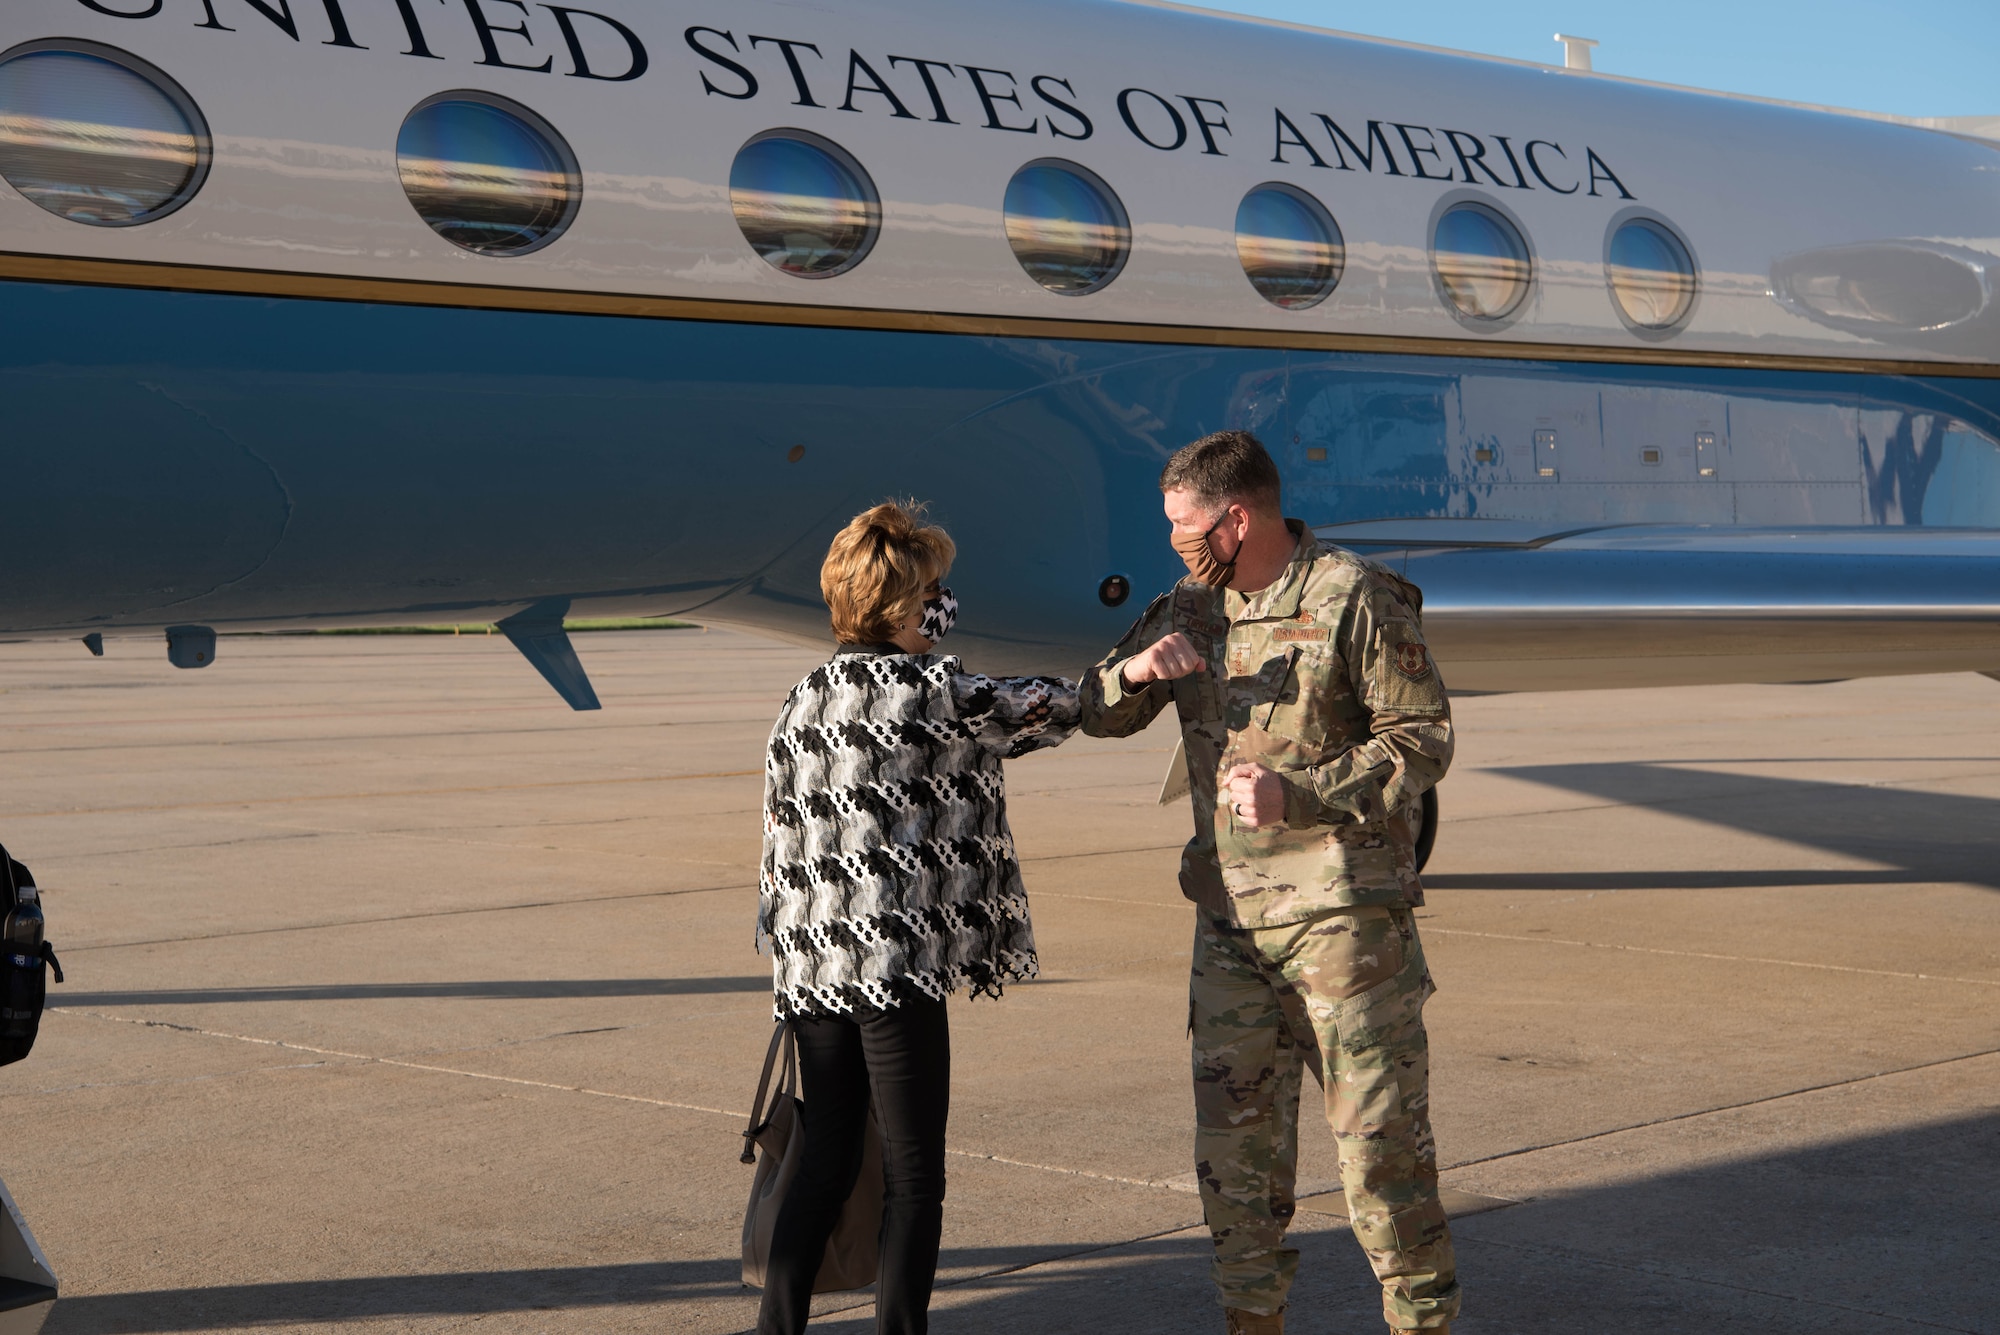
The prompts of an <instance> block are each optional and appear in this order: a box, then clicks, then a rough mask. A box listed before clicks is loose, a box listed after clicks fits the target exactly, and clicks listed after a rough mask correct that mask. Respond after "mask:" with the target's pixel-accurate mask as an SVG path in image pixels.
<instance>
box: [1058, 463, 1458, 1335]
mask: <svg viewBox="0 0 2000 1335" xmlns="http://www.w3.org/2000/svg"><path fill="white" fill-rule="evenodd" d="M1160 490H1161V492H1162V493H1163V494H1164V496H1165V509H1166V514H1167V519H1168V521H1169V522H1170V523H1171V524H1172V525H1173V535H1172V542H1173V546H1174V549H1175V550H1176V551H1178V552H1179V553H1180V554H1181V556H1182V558H1183V559H1184V560H1185V561H1186V562H1187V566H1188V571H1189V575H1188V578H1186V579H1184V580H1182V581H1181V582H1180V583H1179V584H1178V585H1176V586H1175V588H1174V589H1173V590H1172V592H1170V593H1167V594H1164V595H1162V596H1161V597H1160V598H1159V599H1157V600H1156V601H1155V602H1154V603H1153V605H1152V606H1151V607H1149V608H1147V609H1146V613H1145V615H1144V616H1142V617H1141V618H1140V619H1139V622H1138V624H1137V625H1135V626H1134V627H1133V628H1132V630H1131V631H1130V632H1129V633H1128V634H1127V635H1126V636H1125V638H1124V639H1123V640H1121V641H1120V642H1119V643H1118V646H1117V647H1116V648H1114V649H1113V650H1112V651H1111V652H1110V654H1109V655H1107V656H1106V657H1105V659H1104V661H1103V662H1102V663H1100V664H1099V665H1098V666H1097V668H1096V669H1095V670H1094V671H1093V672H1091V673H1089V674H1088V675H1087V676H1086V678H1085V680H1084V682H1083V684H1082V695H1083V729H1084V731H1085V732H1088V733H1091V734H1093V735H1095V736H1100V737H1124V736H1129V735H1131V734H1132V733H1135V732H1138V731H1140V730H1141V729H1143V728H1144V727H1145V726H1146V725H1147V724H1148V723H1150V722H1151V721H1152V720H1153V718H1154V717H1155V716H1156V715H1157V714H1158V713H1159V712H1160V711H1161V710H1162V709H1164V708H1166V707H1167V705H1168V704H1169V703H1171V704H1172V705H1173V706H1174V708H1175V709H1176V711H1177V712H1178V713H1179V716H1180V723H1181V736H1182V740H1183V743H1184V745H1185V747H1186V756H1187V767H1188V778H1189V781H1190V787H1191V789H1192V793H1193V804H1194V838H1192V839H1191V840H1189V841H1188V845H1187V849H1186V851H1185V852H1184V853H1183V855H1182V857H1181V874H1180V879H1181V889H1182V891H1183V892H1184V893H1185V894H1186V895H1187V897H1188V898H1189V899H1191V900H1193V901H1194V903H1195V908H1196V913H1195V933H1194V959H1193V970H1192V977H1191V982H1190V986H1189V994H1190V1002H1189V1004H1190V1020H1191V1026H1192V1032H1193V1066H1194V1095H1195V1169H1196V1175H1197V1177H1198V1178H1199V1180H1200V1186H1201V1197H1202V1211H1203V1214H1204V1215H1205V1216H1206V1218H1207V1221H1208V1226H1209V1230H1210V1233H1211V1234H1212V1235H1213V1239H1214V1243H1215V1259H1214V1265H1213V1274H1214V1278H1215V1284H1216V1288H1217V1289H1218V1290H1219V1296H1220V1298H1221V1301H1222V1305H1223V1307H1224V1309H1225V1322H1226V1328H1227V1330H1228V1332H1229V1335H1278V1333H1279V1332H1282V1331H1283V1329H1284V1311H1285V1298H1286V1294H1287V1292H1288V1290H1289V1289H1290V1287H1291V1283H1292V1278H1293V1276H1294V1274H1295V1273H1296V1271H1297V1269H1298V1251H1297V1249H1295V1248H1291V1247H1287V1246H1286V1245H1285V1228H1286V1225H1288V1224H1289V1223H1290V1222H1291V1218H1292V1213H1293V1209H1294V1197H1293V1189H1294V1181H1295V1177H1296V1169H1297V1160H1298V1102H1299V1091H1300V1084H1301V1081H1300V1071H1301V1069H1311V1070H1312V1071H1313V1073H1314V1074H1315V1075H1316V1076H1317V1077H1318V1078H1319V1081H1320V1084H1321V1086H1322V1088H1323V1089H1324V1092H1325V1096H1326V1116H1327V1120H1328V1121H1329V1122H1330V1123H1331V1124H1332V1126H1333V1132H1334V1135H1335V1137H1336V1138H1337V1140H1338V1142H1339V1145H1340V1180H1341V1185H1342V1187H1343V1188H1344V1189H1345V1192H1346V1197H1347V1209H1348V1217H1349V1218H1350V1219H1351V1220H1352V1222H1353V1226H1354V1234H1355V1236H1356V1237H1357V1238H1358V1239H1360V1242H1361V1246H1362V1248H1363V1249H1364V1250H1365V1251H1366V1253H1367V1256H1368V1261H1369V1264H1370V1265H1371V1266H1372V1267H1373V1268H1374V1271H1375V1275H1376V1278H1377V1279H1378V1280H1379V1281H1380V1282H1381V1285H1382V1308H1383V1314H1384V1316H1385V1318H1386V1319H1387V1321H1388V1324H1389V1326H1390V1328H1391V1329H1392V1330H1430V1331H1446V1330H1449V1329H1450V1323H1451V1321H1452V1319H1453V1318H1454V1317H1455V1316H1456V1315H1457V1313H1458V1305H1459V1290H1458V1281H1457V1277H1456V1272H1455V1269H1454V1266H1453V1261H1452V1247H1451V1234H1450V1230H1449V1228H1448V1226H1447V1225H1446V1222H1445V1216H1444V1211H1443V1210H1442V1208H1441V1207H1440V1206H1439V1203H1438V1189H1437V1156H1436V1150H1435V1148H1434V1146H1433V1143H1432V1139H1431V1126H1430V1111H1429V1082H1428V1078H1427V1046H1426V1040H1425V1034H1424V1023H1423V1004H1424V999H1425V998H1426V997H1427V996H1429V995H1430V993H1431V991H1432V990H1433V989H1432V984H1431V978H1430V973H1429V971H1428V969H1427V968H1426V967H1425V964H1424V954H1423V947H1422V945H1421V944H1420V943H1419V941H1418V939H1417V929H1416V924H1415V922H1414V921H1413V920H1412V915H1411V910H1412V909H1414V908H1415V907H1416V906H1418V905H1420V904H1422V903H1423V886H1422V883H1421V882H1420V881H1419V880H1418V878H1417V869H1416V853H1415V849H1414V846H1413V838H1412V835H1413V830H1412V823H1413V822H1412V816H1413V814H1414V810H1415V807H1416V805H1417V799H1418V798H1419V796H1420V795H1421V794H1422V793H1423V791H1424V790H1425V789H1426V788H1429V787H1430V786H1431V785H1432V784H1434V783H1436V782H1437V781H1438V779H1439V778H1440V777H1441V776H1442V775H1443V774H1444V771H1445V767H1446V766H1447V765H1448V764H1449V763H1450V761H1451V751H1452V735H1451V712H1450V707H1449V705H1448V704H1447V703H1446V699H1445V690H1444V685H1443V683H1442V682H1441V681H1440V680H1439V679H1438V671H1437V667H1436V665H1435V664H1433V663H1432V662H1431V658H1430V653H1429V650H1428V649H1427V648H1426V646H1425V644H1424V638H1423V634H1422V631H1421V629H1420V628H1419V625H1418V611H1419V609H1420V605H1421V595H1420V594H1419V593H1418V591H1417V589H1416V588H1415V587H1414V586H1413V585H1410V584H1408V583H1407V582H1405V581H1404V580H1402V579H1401V578H1400V577H1398V576H1397V575H1396V574H1394V573H1393V572H1392V571H1390V570H1388V569H1386V568H1385V567H1383V566H1380V565H1377V564H1375V563H1374V562H1371V561H1367V560H1364V559H1363V558H1361V557H1359V556H1356V555H1354V554H1353V553H1351V552H1347V551H1343V550H1341V549H1339V548H1334V547H1328V546H1324V545H1322V544H1321V543H1320V541H1319V540H1318V539H1317V538H1316V537H1314V536H1313V534H1312V532H1311V531H1310V530H1308V529H1307V528H1306V527H1305V526H1304V525H1303V524H1301V523H1300V522H1298V521H1297V520H1292V519H1286V518H1285V517H1284V515H1283V512H1282V511H1281V510H1280V509H1279V479H1278V470H1277V467H1276V465H1274V464H1273V463H1272V462H1271V457H1270V455H1268V454H1267V453H1265V451H1264V447H1263V446H1262V445H1261V444H1259V443H1258V441H1257V439H1256V437H1254V436H1252V435H1250V434H1249V433H1248V432H1244V431H1223V432H1218V433H1217V434H1215V435H1211V436H1206V437H1203V438H1202V439H1200V440H1197V441H1195V442H1194V443H1193V444H1191V445H1189V446H1187V447H1186V448H1184V449H1182V450H1180V451H1179V452H1178V453H1176V454H1175V455H1174V456H1173V457H1172V458H1171V459H1170V460H1168V462H1167V466H1166V469H1165V471H1164V472H1162V473H1161V475H1160Z"/></svg>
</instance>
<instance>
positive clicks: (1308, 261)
mask: <svg viewBox="0 0 2000 1335" xmlns="http://www.w3.org/2000/svg"><path fill="white" fill-rule="evenodd" d="M1236 258H1237V259H1238V260H1240V261H1242V264H1243V272H1244V273H1245V274H1246V275H1247V276H1248V277H1249V279H1250V286H1252V287H1254V288H1256V289H1257V295H1258V296H1260V297H1262V298H1264V300H1266V301H1268V302H1270V303H1271V304H1272V305H1273V306H1282V307H1284V308H1285V309H1286V310H1288V311H1302V310H1304V309H1306V308H1307V307H1308V306H1317V305H1318V304H1319V303H1320V302H1322V301H1324V300H1326V297H1327V294H1328V293H1330V292H1332V291H1333V289H1334V285H1335V284H1337V283H1339V282H1340V271H1341V269H1342V268H1343V267H1344V266H1345V264H1346V262H1347V247H1346V245H1345V244H1344V243H1343V240H1342V238H1341V235H1340V225H1339V224H1338V223H1336V222H1334V220H1333V215H1332V214H1330V213H1328V212H1327V211H1326V208H1325V206H1324V205H1322V204H1321V203H1320V202H1319V201H1318V200H1317V199H1314V198H1313V197H1312V196H1311V195H1309V194H1307V193H1306V192H1305V191H1303V190H1301V189H1299V188H1298V187H1297V186H1291V185H1286V184H1284V183H1283V182H1282V181H1269V182H1266V183H1265V184H1263V185H1260V186H1258V187H1257V188H1256V189H1254V190H1252V191H1251V192H1250V193H1249V194H1247V195H1245V196H1243V202H1242V203H1241V204H1239V205H1237V206H1236Z"/></svg>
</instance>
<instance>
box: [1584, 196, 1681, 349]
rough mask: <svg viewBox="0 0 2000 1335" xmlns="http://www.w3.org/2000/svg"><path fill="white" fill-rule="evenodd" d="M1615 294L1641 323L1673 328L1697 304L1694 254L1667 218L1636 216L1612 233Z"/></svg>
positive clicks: (1610, 268) (1609, 260)
mask: <svg viewBox="0 0 2000 1335" xmlns="http://www.w3.org/2000/svg"><path fill="white" fill-rule="evenodd" d="M1604 274H1605V279H1606V281H1607V282H1609V283H1610V285H1611V299H1612V300H1613V301H1614V302H1616V303H1617V304H1618V309H1619V311H1620V312H1621V313H1622V314H1623V315H1624V316H1625V318H1626V319H1627V320H1629V321H1631V322H1632V323H1633V324H1635V325H1637V326H1639V328H1641V329H1671V328H1673V327H1674V326H1675V325H1677V324H1679V323H1680V322H1681V321H1682V320H1683V319H1685V318H1686V317H1687V313H1688V312H1689V311H1690V310H1691V309H1693V307H1694V284H1695V274H1694V259H1693V258H1692V257H1691V256H1690V255H1689V254H1688V248H1687V246H1686V244H1685V243H1684V242H1682V240H1681V239H1680V238H1679V237H1678V236H1676V235H1674V233H1673V232H1672V230H1670V229H1669V228H1668V227H1667V226H1666V225H1665V224H1663V223H1659V222H1655V221H1654V220H1653V219H1651V218H1634V219H1632V220H1631V221H1629V222H1627V223H1624V224H1623V225H1621V226H1620V227H1619V228H1618V230H1617V231H1615V232H1613V233H1612V234H1611V248H1610V250H1609V252H1608V253H1607V255H1606V258H1605V265H1604Z"/></svg>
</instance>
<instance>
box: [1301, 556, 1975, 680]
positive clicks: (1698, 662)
mask: <svg viewBox="0 0 2000 1335" xmlns="http://www.w3.org/2000/svg"><path fill="white" fill-rule="evenodd" d="M1316 531H1317V532H1318V534H1319V536H1320V537H1321V538H1323V539H1325V540H1327V541H1329V542H1333V543H1336V544H1338V545H1340V546H1343V547H1348V548H1351V549H1353V550H1355V551H1357V552H1361V553H1363V554H1365V555H1368V556H1372V557H1374V558H1375V559H1377V560H1380V561H1383V562H1385V563H1387V564H1389V565H1390V566H1392V567H1394V568H1395V569H1397V570H1399V571H1401V572H1402V573H1403V574H1404V575H1405V576H1407V577H1408V578H1409V579H1410V580H1412V581H1413V582H1414V583H1416V584H1417V585H1418V586H1419V587H1421V588H1422V589H1423V593H1424V628H1425V634H1426V636H1427V637H1428V639H1429V640H1430V643H1431V646H1432V651H1433V653H1434V654H1435V655H1436V657H1437V660H1438V662H1439V664H1440V665H1441V666H1442V668H1443V670H1444V674H1445V678H1446V680H1447V681H1448V682H1449V683H1450V685H1451V687H1452V689H1453V690H1454V691H1455V692H1457V693H1460V694H1472V693H1480V692H1493V691H1551V690H1587V689H1592V688H1597V687H1626V686H1672V685H1701V684H1715V683H1722V682H1819V681H1833V680H1839V679H1843V678H1847V677H1862V676H1893V675H1897V674H1905V673H1921V672H1963V671H1973V672H1989V673H1991V672H1996V671H2000V530H1993V529H1947V528H1921V527H1899V528H1884V527H1875V528H1858V527H1857V528H1818V527H1815V528H1785V529H1779V528H1735V527H1708V526H1695V525H1665V524H1607V525H1600V526H1594V527H1578V526H1576V525H1574V524H1571V525H1566V526H1560V527H1558V526H1555V525H1551V524H1540V523H1535V522H1532V521H1519V520H1505V519H1407V520H1395V519H1390V520H1370V521H1366V522H1362V523H1352V524H1335V525H1329V526H1326V527H1322V528H1319V529H1317V530H1316Z"/></svg>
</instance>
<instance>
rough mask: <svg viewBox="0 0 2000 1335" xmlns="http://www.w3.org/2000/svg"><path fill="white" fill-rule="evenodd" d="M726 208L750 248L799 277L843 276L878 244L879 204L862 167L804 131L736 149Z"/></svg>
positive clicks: (770, 134)
mask: <svg viewBox="0 0 2000 1335" xmlns="http://www.w3.org/2000/svg"><path fill="white" fill-rule="evenodd" d="M729 207H730V208H731V209H733V210H735V213H736V225H737V226H738V227H740V228H742V229H743V237H744V239H745V240H747V241H748V242H749V243H750V245H751V248H752V249H754V250H755V251H756V252H757V253H758V254H759V255H762V256H763V257H764V258H765V259H767V260H769V261H770V262H771V263H772V264H773V265H775V266H776V267H778V268H780V269H782V270H784V271H785V272H786V273H788V274H791V275H793V276H794V277H797V278H831V277H833V276H834V275H835V274H841V273H846V272H847V271H848V270H849V269H852V268H853V267H854V266H855V265H857V264H859V263H861V261H862V260H864V259H866V258H868V252H869V251H870V250H871V249H872V248H873V247H874V245H875V237H876V235H877V234H878V233H879V232H880V231H881V230H882V201H881V198H880V197H879V196H878V195H876V193H875V183H874V182H873V181H872V180H870V179H869V178H868V173H867V172H866V171H865V170H863V168H862V166H861V164H860V163H858V162H856V161H855V160H854V159H853V157H851V156H850V155H849V154H848V153H847V151H846V150H845V149H843V148H841V147H840V146H839V145H838V144H836V143H834V142H833V141H831V140H829V139H822V138H820V137H819V136H818V135H816V134H810V133H808V132H807V131H805V130H766V131H765V132H764V133H763V134H760V135H758V136H756V137H755V138H753V139H752V140H751V141H750V142H749V143H747V144H745V145H743V147H742V148H740V149H738V150H737V153H736V161H735V163H734V164H733V165H732V166H731V167H730V168H729Z"/></svg>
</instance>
